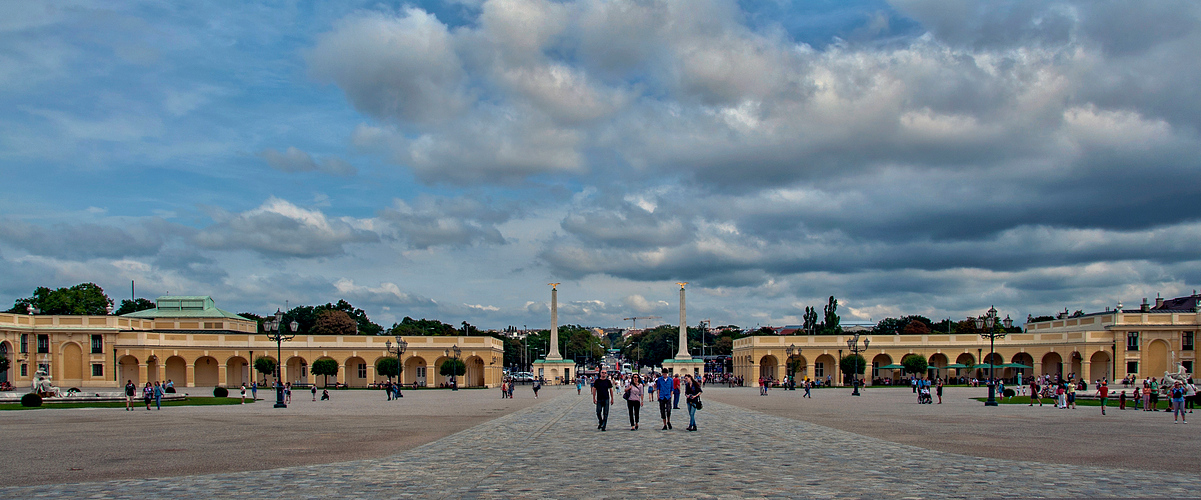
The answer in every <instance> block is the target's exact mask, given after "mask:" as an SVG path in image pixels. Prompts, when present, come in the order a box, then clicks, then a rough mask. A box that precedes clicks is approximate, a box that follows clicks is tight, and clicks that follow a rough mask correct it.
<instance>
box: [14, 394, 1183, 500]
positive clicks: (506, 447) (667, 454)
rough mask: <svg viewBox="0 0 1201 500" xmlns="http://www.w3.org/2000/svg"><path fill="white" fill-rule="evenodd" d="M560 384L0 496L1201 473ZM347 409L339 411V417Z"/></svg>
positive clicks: (984, 483) (1179, 486)
mask: <svg viewBox="0 0 1201 500" xmlns="http://www.w3.org/2000/svg"><path fill="white" fill-rule="evenodd" d="M592 409H593V408H592V405H591V400H590V399H587V398H586V396H575V395H574V394H573V395H570V396H568V395H564V396H562V397H558V398H555V399H553V400H551V401H547V402H545V403H542V404H540V405H537V406H533V407H530V408H527V409H524V410H521V411H518V412H515V413H512V414H509V415H506V416H504V417H501V418H498V419H495V420H492V421H489V422H486V423H483V424H480V425H478V426H476V427H473V428H471V429H468V430H466V431H463V432H459V433H457V434H454V435H451V436H448V437H446V438H443V439H440V440H438V441H435V442H432V443H429V444H427V445H424V446H421V447H417V448H414V449H412V450H410V451H408V452H405V453H403V454H400V455H396V456H393V457H388V458H384V459H376V460H359V461H353V462H343V463H336V464H326V465H313V466H300V467H287V468H281V469H273V470H264V471H253V472H244V473H232V474H212V475H198V476H186V477H173V478H155V479H144V480H118V481H108V482H97V483H81V484H63V485H41V486H29V487H16V488H2V489H0V497H2V498H44V497H70V498H147V497H165V498H212V497H221V498H234V497H236V498H328V497H360V498H396V497H420V498H431V497H433V498H477V497H536V498H623V497H656V498H673V497H674V498H689V497H690V498H714V497H718V498H778V497H819V498H832V497H848V498H851V497H853V498H867V497H873V498H929V497H941V498H973V499H975V498H985V497H1040V496H1042V497H1139V496H1148V495H1153V496H1156V497H1192V496H1195V495H1196V492H1197V491H1201V490H1199V489H1198V488H1201V476H1198V475H1193V474H1173V473H1154V474H1149V473H1146V472H1126V471H1114V470H1107V469H1099V468H1093V467H1082V466H1071V465H1048V464H1042V463H1036V462H1018V461H1007V460H998V459H988V458H977V457H969V456H964V455H955V454H950V453H945V452H937V451H930V450H926V449H922V448H917V447H913V446H908V445H902V444H896V443H891V442H888V441H882V440H879V439H875V438H869V437H863V436H860V435H857V434H852V433H849V432H844V431H839V430H835V429H831V428H828V427H823V426H819V425H815V424H810V423H806V422H801V421H797V420H791V419H787V418H781V417H774V416H770V415H766V414H763V413H759V412H754V411H749V410H745V409H741V408H738V407H734V406H729V405H724V404H720V403H717V402H710V403H709V404H707V405H706V407H705V409H704V410H703V411H702V412H700V417H701V418H700V428H701V431H700V432H686V431H684V430H682V429H683V428H684V427H685V426H686V425H687V414H686V412H681V413H679V414H677V415H676V418H675V419H673V423H674V424H675V430H672V431H661V430H659V427H660V426H659V425H656V424H657V423H658V421H659V420H658V415H657V411H652V410H654V408H653V407H651V406H647V407H646V408H645V409H646V410H647V412H646V413H647V414H645V415H644V417H645V418H644V421H643V424H644V425H643V426H642V428H641V429H640V430H639V431H637V432H630V431H629V430H627V429H628V427H624V426H623V424H624V423H625V422H626V418H625V409H624V407H614V411H613V413H612V417H611V422H610V425H609V431H608V432H600V431H597V430H596V422H595V417H594V416H593V415H592ZM348 418H350V417H348Z"/></svg>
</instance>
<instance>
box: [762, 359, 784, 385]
mask: <svg viewBox="0 0 1201 500" xmlns="http://www.w3.org/2000/svg"><path fill="white" fill-rule="evenodd" d="M779 364H780V360H779V359H777V358H776V357H775V356H772V355H771V354H768V355H766V356H763V357H762V358H759V377H761V378H765V379H773V380H778V379H779V377H778V376H777V368H778V366H779Z"/></svg>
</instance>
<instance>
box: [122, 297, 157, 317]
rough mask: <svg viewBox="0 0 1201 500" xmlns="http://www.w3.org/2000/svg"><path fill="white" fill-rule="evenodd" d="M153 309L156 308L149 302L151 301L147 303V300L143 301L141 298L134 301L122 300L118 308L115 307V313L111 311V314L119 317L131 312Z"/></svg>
mask: <svg viewBox="0 0 1201 500" xmlns="http://www.w3.org/2000/svg"><path fill="white" fill-rule="evenodd" d="M155 307H156V306H155V304H154V302H151V301H149V300H147V299H143V298H138V299H136V300H129V299H122V300H121V305H120V306H119V307H117V310H116V311H113V314H114V315H116V316H120V315H122V314H129V313H132V312H138V311H145V310H147V309H154V308H155Z"/></svg>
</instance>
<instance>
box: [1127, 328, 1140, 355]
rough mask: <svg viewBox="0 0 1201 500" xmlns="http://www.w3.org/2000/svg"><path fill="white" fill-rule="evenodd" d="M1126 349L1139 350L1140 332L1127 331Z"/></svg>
mask: <svg viewBox="0 0 1201 500" xmlns="http://www.w3.org/2000/svg"><path fill="white" fill-rule="evenodd" d="M1126 350H1127V351H1137V350H1138V332H1127V333H1126Z"/></svg>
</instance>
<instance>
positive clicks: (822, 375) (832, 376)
mask: <svg viewBox="0 0 1201 500" xmlns="http://www.w3.org/2000/svg"><path fill="white" fill-rule="evenodd" d="M837 368H838V360H835V359H834V356H831V355H829V354H822V355H821V356H818V357H817V359H815V360H813V379H814V380H820V381H821V383H822V386H825V385H826V381H827V380H829V381H830V383H831V384H837V383H838V372H837V371H836V369H837Z"/></svg>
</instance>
